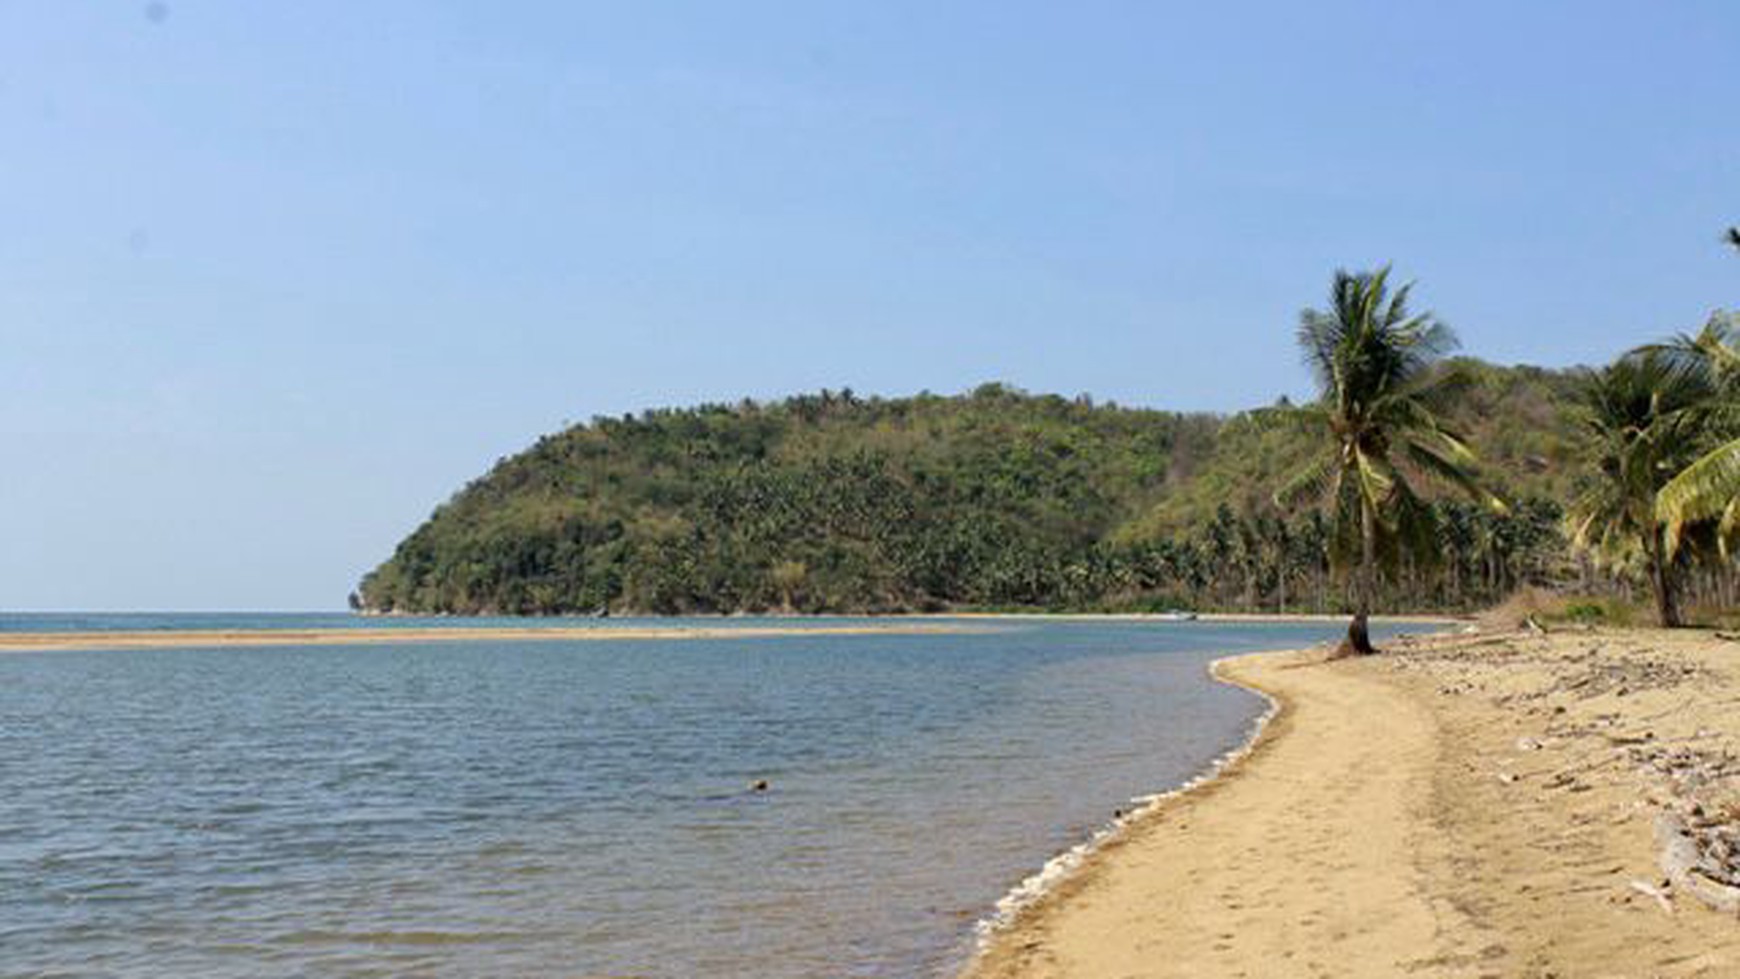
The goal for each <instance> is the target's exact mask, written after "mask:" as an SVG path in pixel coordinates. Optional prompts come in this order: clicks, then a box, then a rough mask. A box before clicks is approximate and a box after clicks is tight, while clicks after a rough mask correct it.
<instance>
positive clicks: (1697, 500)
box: [1655, 439, 1740, 552]
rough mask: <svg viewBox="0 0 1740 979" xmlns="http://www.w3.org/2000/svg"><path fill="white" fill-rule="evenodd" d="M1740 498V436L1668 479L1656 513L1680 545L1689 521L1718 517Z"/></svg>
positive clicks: (1672, 541) (1671, 542)
mask: <svg viewBox="0 0 1740 979" xmlns="http://www.w3.org/2000/svg"><path fill="white" fill-rule="evenodd" d="M1736 499H1740V439H1735V440H1733V441H1731V442H1728V443H1725V444H1724V445H1722V446H1720V447H1718V448H1717V449H1715V450H1713V451H1711V452H1709V453H1706V454H1705V455H1704V456H1703V457H1702V458H1700V459H1698V461H1696V462H1694V463H1692V464H1691V465H1689V466H1687V467H1686V468H1685V469H1683V470H1681V471H1680V473H1679V474H1678V475H1676V476H1674V477H1673V478H1672V479H1670V480H1668V482H1667V485H1665V486H1663V487H1662V488H1661V490H1660V491H1659V492H1658V493H1657V494H1656V498H1655V513H1656V516H1657V517H1658V518H1659V519H1660V520H1661V521H1662V523H1664V524H1665V525H1666V527H1667V540H1668V549H1669V551H1670V552H1671V551H1673V550H1675V549H1677V548H1678V546H1679V542H1680V539H1681V537H1682V536H1683V535H1684V533H1685V528H1686V526H1687V525H1688V524H1691V523H1696V522H1697V521H1700V520H1708V519H1711V518H1713V517H1716V516H1718V515H1720V514H1722V512H1723V511H1724V510H1726V509H1727V508H1728V507H1729V506H1730V505H1731V504H1732V503H1733V502H1734V501H1735V500H1736Z"/></svg>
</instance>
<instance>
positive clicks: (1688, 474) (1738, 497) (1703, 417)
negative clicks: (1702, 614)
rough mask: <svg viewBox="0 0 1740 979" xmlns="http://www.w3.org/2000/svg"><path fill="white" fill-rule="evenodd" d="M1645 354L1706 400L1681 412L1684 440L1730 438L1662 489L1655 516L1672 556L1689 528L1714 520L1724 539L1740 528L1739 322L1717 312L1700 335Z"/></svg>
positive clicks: (1680, 471)
mask: <svg viewBox="0 0 1740 979" xmlns="http://www.w3.org/2000/svg"><path fill="white" fill-rule="evenodd" d="M1643 351H1644V352H1645V353H1646V354H1647V355H1648V356H1653V357H1659V358H1660V359H1661V360H1662V361H1663V362H1664V363H1665V364H1668V365H1670V366H1671V367H1672V369H1673V370H1674V371H1675V373H1676V374H1683V375H1685V383H1688V384H1694V385H1696V388H1695V391H1696V392H1698V393H1700V394H1701V395H1703V396H1704V400H1703V401H1702V402H1701V403H1695V404H1689V405H1686V406H1684V407H1683V408H1682V411H1681V417H1680V419H1679V421H1680V423H1681V424H1680V427H1681V428H1683V429H1685V430H1686V431H1685V434H1686V435H1687V437H1692V436H1696V435H1704V436H1706V437H1707V436H1709V435H1710V434H1712V433H1721V434H1722V435H1725V436H1727V437H1728V438H1725V439H1724V440H1723V441H1721V442H1720V444H1718V445H1716V446H1715V447H1714V448H1710V449H1709V451H1708V452H1706V453H1704V454H1703V455H1701V456H1699V457H1698V458H1697V459H1696V461H1694V462H1692V463H1691V464H1690V465H1688V466H1686V467H1684V468H1683V469H1681V470H1679V471H1678V473H1677V475H1674V477H1673V478H1672V479H1670V480H1668V481H1667V483H1666V485H1664V486H1662V487H1661V491H1660V493H1659V494H1658V496H1657V499H1656V515H1657V516H1658V517H1659V518H1660V519H1661V520H1662V522H1663V523H1664V525H1665V527H1666V535H1667V536H1666V543H1667V547H1668V551H1669V554H1670V555H1671V554H1672V553H1673V552H1674V551H1675V550H1677V549H1678V547H1679V542H1680V539H1681V537H1683V536H1684V533H1685V529H1686V528H1687V527H1688V526H1690V525H1692V524H1696V523H1699V522H1701V521H1706V520H1717V521H1719V523H1718V528H1717V529H1718V535H1719V537H1721V538H1723V539H1726V538H1727V537H1729V536H1731V534H1732V532H1733V531H1734V530H1735V529H1736V527H1737V526H1740V438H1733V437H1732V436H1734V435H1735V434H1736V431H1737V429H1740V318H1736V317H1734V316H1731V315H1728V314H1724V313H1717V314H1716V315H1714V316H1712V317H1710V321H1709V322H1708V323H1706V324H1705V325H1704V329H1703V330H1702V331H1701V332H1700V333H1698V335H1696V336H1680V337H1679V338H1677V339H1675V340H1674V341H1673V342H1671V343H1668V344H1663V345H1660V346H1653V347H1645V348H1643ZM1706 448H1707V446H1706Z"/></svg>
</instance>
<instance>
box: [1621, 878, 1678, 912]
mask: <svg viewBox="0 0 1740 979" xmlns="http://www.w3.org/2000/svg"><path fill="white" fill-rule="evenodd" d="M1631 889H1632V890H1634V891H1636V892H1637V893H1639V894H1642V895H1643V896H1644V897H1650V898H1654V899H1655V903H1656V906H1657V907H1660V908H1661V910H1662V913H1663V914H1673V913H1674V902H1673V898H1671V897H1669V896H1668V893H1667V892H1666V891H1664V890H1662V889H1661V888H1659V887H1657V886H1655V885H1654V884H1651V883H1650V882H1649V881H1647V880H1633V881H1632V882H1631Z"/></svg>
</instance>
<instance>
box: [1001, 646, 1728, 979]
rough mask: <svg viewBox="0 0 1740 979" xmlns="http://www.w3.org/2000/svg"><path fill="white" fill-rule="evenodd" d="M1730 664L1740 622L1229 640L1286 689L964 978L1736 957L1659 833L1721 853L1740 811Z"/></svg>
mask: <svg viewBox="0 0 1740 979" xmlns="http://www.w3.org/2000/svg"><path fill="white" fill-rule="evenodd" d="M1737 665H1740V643H1735V642H1729V641H1726V640H1723V639H1721V638H1719V637H1717V636H1714V635H1712V634H1710V633H1672V634H1669V633H1660V632H1579V633H1569V634H1562V635H1552V636H1512V637H1494V638H1484V639H1470V638H1459V639H1447V638H1446V639H1424V640H1413V641H1409V642H1406V643H1398V644H1396V645H1395V647H1394V652H1393V654H1391V655H1385V656H1382V657H1377V658H1371V659H1365V660H1357V661H1351V660H1344V661H1340V662H1334V663H1325V662H1322V661H1321V654H1304V653H1289V654H1264V655H1258V656H1248V657H1241V658H1238V659H1235V660H1229V661H1226V663H1225V665H1224V667H1223V670H1224V673H1225V675H1226V676H1227V677H1228V678H1229V679H1232V680H1234V681H1236V682H1239V683H1242V684H1245V685H1248V686H1252V687H1255V688H1259V689H1261V690H1264V691H1266V692H1268V693H1270V694H1271V695H1272V696H1274V697H1276V698H1277V699H1278V700H1279V701H1280V703H1281V705H1282V710H1281V713H1280V714H1279V716H1278V717H1277V718H1276V719H1275V720H1274V721H1273V722H1272V723H1271V724H1270V725H1269V727H1268V728H1267V729H1266V731H1265V732H1264V734H1263V735H1262V736H1261V738H1260V739H1259V742H1258V744H1257V745H1256V746H1255V748H1254V749H1253V750H1252V752H1251V753H1250V754H1249V755H1248V756H1246V758H1245V760H1244V761H1243V762H1242V763H1240V764H1237V765H1235V766H1233V768H1232V769H1230V770H1229V771H1228V772H1227V773H1225V774H1224V775H1223V776H1222V777H1221V778H1220V779H1218V780H1216V781H1214V782H1211V783H1209V784H1207V785H1205V786H1203V787H1201V788H1199V789H1197V790H1196V791H1194V792H1191V793H1188V794H1186V795H1183V796H1179V797H1176V798H1174V799H1172V800H1170V801H1169V802H1167V803H1164V804H1162V805H1161V806H1160V807H1159V808H1158V809H1157V810H1155V811H1153V812H1152V813H1150V814H1149V815H1148V816H1146V817H1144V818H1143V819H1141V820H1139V821H1137V822H1136V823H1135V824H1133V825H1132V826H1130V827H1128V828H1127V829H1125V830H1124V831H1123V832H1121V833H1120V834H1118V835H1117V836H1115V837H1114V838H1113V839H1112V840H1111V841H1110V842H1109V843H1108V844H1106V845H1105V846H1104V847H1103V848H1101V849H1100V850H1099V851H1097V852H1096V853H1095V854H1094V855H1093V856H1091V857H1090V858H1089V859H1088V860H1087V862H1086V863H1085V864H1084V865H1083V867H1082V868H1081V869H1080V870H1079V871H1077V872H1076V873H1075V874H1073V875H1071V876H1070V877H1069V878H1067V879H1066V880H1065V881H1064V882H1063V884H1061V885H1060V886H1059V887H1057V888H1056V889H1054V890H1053V891H1052V892H1050V894H1049V895H1047V896H1046V897H1045V898H1043V899H1041V900H1040V901H1039V902H1037V903H1036V904H1034V905H1032V906H1031V907H1030V908H1029V909H1028V910H1026V911H1025V912H1023V913H1022V914H1020V915H1019V916H1017V918H1016V919H1015V921H1014V922H1013V923H1012V925H1011V926H1010V927H1008V928H1007V929H1005V930H1003V931H1001V932H999V933H998V934H996V935H995V936H994V937H993V939H992V941H991V943H990V945H989V947H988V948H987V950H986V952H985V954H984V955H982V956H981V957H980V959H979V960H978V961H977V962H976V963H974V964H973V966H972V967H970V968H969V970H968V975H969V976H971V977H973V979H1015V977H1032V979H1039V977H1045V979H1053V977H1076V979H1089V977H1120V979H1123V977H1150V976H1152V977H1159V976H1180V977H1183V976H1188V977H1195V979H1210V977H1221V976H1228V977H1230V976H1246V977H1264V976H1277V977H1279V976H1287V977H1292V976H1336V977H1347V976H1353V977H1363V976H1370V977H1379V976H1383V977H1391V976H1444V977H1510V976H1524V977H1532V979H1546V977H1551V976H1556V977H1561V979H1569V977H1579V979H1581V977H1608V976H1612V977H1617V976H1639V977H1642V976H1671V977H1685V976H1700V977H1714V976H1736V975H1740V922H1737V921H1736V918H1735V916H1734V914H1732V913H1722V912H1719V911H1717V910H1714V909H1712V908H1711V907H1710V906H1709V905H1708V904H1707V903H1706V901H1705V900H1703V899H1701V898H1700V897H1698V896H1697V895H1695V894H1693V893H1692V892H1691V890H1689V889H1688V888H1689V887H1702V886H1707V885H1708V884H1709V883H1710V882H1709V881H1708V880H1703V879H1702V878H1697V877H1696V875H1694V876H1693V878H1691V879H1680V880H1678V881H1677V882H1676V881H1674V879H1673V877H1672V875H1671V874H1670V873H1669V872H1668V871H1666V870H1664V865H1663V863H1662V860H1661V857H1662V852H1663V847H1662V846H1661V845H1660V842H1659V840H1660V838H1659V837H1658V823H1659V822H1660V820H1661V819H1662V818H1663V817H1664V814H1668V815H1670V816H1671V815H1672V814H1676V813H1683V814H1691V815H1688V816H1687V818H1688V819H1689V820H1690V821H1691V823H1693V824H1695V825H1696V826H1698V827H1699V828H1697V829H1695V830H1694V834H1693V837H1691V838H1690V839H1692V840H1693V842H1695V843H1696V844H1697V845H1698V846H1700V847H1715V848H1716V850H1720V849H1721V847H1722V846H1723V845H1725V844H1723V843H1722V842H1721V841H1722V839H1724V834H1725V833H1727V832H1728V831H1729V830H1731V829H1732V828H1733V827H1734V821H1735V819H1736V816H1740V790H1737V789H1740V737H1736V733H1737V732H1740V681H1737V679H1736V672H1735V668H1736V666H1737ZM1711 852H1714V851H1711ZM1714 862H1716V863H1721V862H1722V861H1721V860H1714ZM1731 862H1732V861H1730V863H1731ZM1699 880H1703V883H1702V884H1699V883H1698V881H1699Z"/></svg>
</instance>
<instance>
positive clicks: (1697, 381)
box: [1566, 349, 1711, 627]
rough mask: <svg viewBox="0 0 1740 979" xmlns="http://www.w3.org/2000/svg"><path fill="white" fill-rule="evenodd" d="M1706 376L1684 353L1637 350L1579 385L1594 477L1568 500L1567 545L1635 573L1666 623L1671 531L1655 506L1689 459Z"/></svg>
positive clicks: (1675, 560)
mask: <svg viewBox="0 0 1740 979" xmlns="http://www.w3.org/2000/svg"><path fill="white" fill-rule="evenodd" d="M1710 393H1711V387H1710V385H1709V382H1708V375H1707V374H1705V373H1702V372H1700V371H1697V370H1690V369H1687V366H1686V358H1684V357H1680V356H1676V355H1675V353H1674V352H1673V351H1670V350H1665V349H1642V350H1639V351H1636V352H1634V353H1632V354H1629V355H1627V356H1625V357H1622V358H1620V359H1619V360H1618V361H1616V362H1615V363H1613V364H1612V365H1610V366H1608V367H1607V368H1605V369H1603V370H1600V371H1597V372H1595V373H1592V374H1590V375H1589V376H1588V377H1587V379H1586V380H1585V381H1584V384H1583V389H1582V391H1581V392H1580V395H1581V396H1580V399H1579V400H1580V402H1581V404H1580V408H1581V414H1582V418H1581V424H1582V428H1583V430H1584V432H1585V434H1586V435H1587V436H1588V446H1589V463H1590V467H1589V468H1590V475H1591V478H1590V479H1588V480H1586V482H1585V485H1584V487H1583V488H1582V490H1581V492H1579V494H1578V495H1577V497H1576V498H1575V499H1574V500H1573V501H1572V503H1571V506H1570V509H1569V510H1568V512H1567V514H1566V524H1567V528H1568V531H1569V534H1570V537H1571V540H1572V543H1574V544H1576V545H1577V546H1579V547H1582V548H1585V549H1587V550H1589V551H1590V552H1592V553H1593V554H1594V555H1595V557H1596V558H1597V560H1598V561H1599V562H1600V563H1602V564H1604V565H1605V566H1607V567H1609V568H1613V569H1615V570H1619V571H1634V572H1641V573H1642V574H1643V575H1644V576H1645V577H1647V578H1648V580H1649V584H1650V590H1651V591H1652V592H1653V593H1654V596H1655V605H1656V613H1657V616H1658V617H1659V619H1660V621H1661V624H1662V625H1663V626H1668V627H1672V626H1677V625H1680V624H1681V623H1682V621H1683V620H1682V617H1681V614H1680V577H1681V572H1682V570H1683V565H1684V563H1685V560H1684V555H1679V556H1676V554H1675V548H1674V543H1673V534H1674V533H1675V531H1674V530H1673V529H1672V526H1671V524H1670V522H1669V521H1667V520H1664V519H1662V517H1661V516H1660V515H1659V514H1658V512H1657V504H1658V495H1659V494H1660V493H1661V492H1662V490H1663V488H1664V487H1665V486H1666V485H1668V483H1669V481H1670V479H1672V478H1673V475H1674V473H1676V472H1678V471H1680V470H1681V469H1683V468H1684V467H1685V466H1686V464H1687V463H1689V462H1691V461H1692V460H1693V459H1694V458H1696V454H1697V451H1698V446H1699V445H1700V438H1699V436H1698V432H1697V426H1696V425H1695V424H1693V423H1692V419H1691V416H1690V414H1689V412H1692V411H1695V410H1696V409H1698V408H1699V406H1701V405H1703V404H1705V403H1707V402H1708V400H1709V397H1710Z"/></svg>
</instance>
